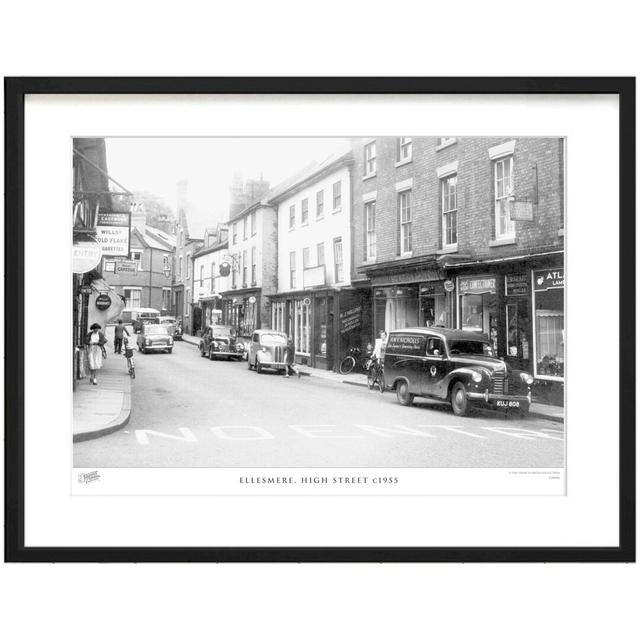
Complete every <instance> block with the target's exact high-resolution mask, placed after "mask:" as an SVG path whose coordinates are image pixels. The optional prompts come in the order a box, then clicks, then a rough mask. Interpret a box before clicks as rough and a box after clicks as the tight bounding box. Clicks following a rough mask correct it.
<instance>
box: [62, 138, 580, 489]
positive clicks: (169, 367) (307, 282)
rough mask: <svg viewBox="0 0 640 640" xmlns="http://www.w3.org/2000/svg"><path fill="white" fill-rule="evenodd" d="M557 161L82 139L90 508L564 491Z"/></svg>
mask: <svg viewBox="0 0 640 640" xmlns="http://www.w3.org/2000/svg"><path fill="white" fill-rule="evenodd" d="M565 154H566V140H565V139H563V138H560V137H527V136H517V135H504V136H500V137H483V136H441V137H436V136H434V137H424V136H417V137H416V136H395V137H390V136H370V137H353V138H312V137H310V138H302V137H292V138H284V137H282V138H270V137H264V138H257V137H256V138H254V137H247V138H207V137H201V138H200V137H198V138H159V137H158V138H131V137H77V138H74V139H73V148H72V158H70V166H72V167H73V245H74V246H73V252H74V253H73V255H74V261H73V271H74V276H73V279H74V288H73V299H72V300H71V301H70V304H72V305H73V352H74V363H75V366H74V371H73V410H74V413H73V440H74V445H73V464H74V467H75V468H79V469H82V471H80V472H78V474H77V476H78V482H79V485H81V486H86V485H87V484H89V483H90V482H91V481H92V476H91V475H89V474H88V473H85V471H84V470H87V469H93V468H96V469H108V468H113V467H128V468H147V467H151V468H159V467H160V468H176V467H177V468H184V467H198V468H243V469H246V474H244V475H243V477H242V478H240V482H242V483H248V484H249V485H252V484H256V483H265V482H271V483H283V484H289V485H298V486H301V485H302V486H305V485H309V484H310V483H312V484H314V485H318V484H319V485H325V486H326V485H331V484H334V483H346V484H353V483H356V484H358V483H365V484H372V483H373V482H374V481H375V482H377V483H381V484H382V489H388V488H389V487H391V488H393V486H394V484H397V483H398V478H397V474H396V473H395V472H394V471H390V472H389V473H387V470H393V469H397V468H412V469H447V468H449V469H477V468H497V469H504V468H510V469H546V470H549V473H550V475H551V477H553V478H554V479H556V480H557V479H559V480H560V481H559V482H558V481H556V482H553V483H552V485H551V486H552V487H553V489H552V490H553V491H563V490H564V481H563V477H561V476H560V474H561V471H562V470H563V469H564V466H565V456H564V450H565V445H566V437H565V427H564V404H565V402H564V385H565V341H566V340H567V336H566V334H565V323H564V309H565V302H564V299H565V286H566V281H565V262H564V254H565V239H566V236H565V215H564V214H565V190H564V185H565V179H566V177H565V172H566V167H565V165H566V162H565ZM569 339H570V338H569ZM255 468H260V469H270V468H278V469H285V468H286V469H287V471H286V472H284V473H278V474H277V475H275V476H274V475H273V474H267V475H268V477H266V478H265V477H263V476H264V475H265V474H263V473H260V474H256V473H255V471H254V469H255ZM297 468H304V469H312V470H314V473H313V474H311V475H310V474H309V473H307V472H306V471H305V472H304V473H299V472H297V471H296V469H297ZM323 468H332V469H340V468H345V469H347V470H349V471H348V472H344V473H340V472H335V471H334V472H331V474H328V475H327V474H325V473H323V472H322V469H323ZM354 469H355V470H358V469H360V470H362V471H363V473H359V472H357V471H356V472H352V471H351V470H354ZM378 470H380V472H379V473H378ZM354 476H356V477H355V478H354ZM93 479H95V478H93ZM506 482H507V478H505V487H503V488H501V487H500V486H497V487H495V489H496V490H497V491H501V490H502V491H504V490H510V489H507V488H506ZM373 488H375V487H373ZM211 489H212V490H213V491H214V492H215V488H214V487H212V488H211ZM405 489H406V487H405ZM525 491H526V489H525Z"/></svg>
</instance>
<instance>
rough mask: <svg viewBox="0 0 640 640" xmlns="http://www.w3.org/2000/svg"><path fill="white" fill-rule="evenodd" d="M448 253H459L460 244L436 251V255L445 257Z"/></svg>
mask: <svg viewBox="0 0 640 640" xmlns="http://www.w3.org/2000/svg"><path fill="white" fill-rule="evenodd" d="M447 253H458V244H457V243H456V244H452V245H449V246H446V247H443V248H442V249H438V250H437V251H436V255H439V256H441V255H445V254H447Z"/></svg>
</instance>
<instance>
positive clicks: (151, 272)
mask: <svg viewBox="0 0 640 640" xmlns="http://www.w3.org/2000/svg"><path fill="white" fill-rule="evenodd" d="M152 276H153V248H151V247H149V308H152V307H151V282H152V281H151V278H152Z"/></svg>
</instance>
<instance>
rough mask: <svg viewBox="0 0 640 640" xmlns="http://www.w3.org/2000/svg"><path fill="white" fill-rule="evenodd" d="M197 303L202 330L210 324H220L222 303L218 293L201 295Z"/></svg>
mask: <svg viewBox="0 0 640 640" xmlns="http://www.w3.org/2000/svg"><path fill="white" fill-rule="evenodd" d="M198 303H199V305H200V315H201V318H202V329H203V330H205V329H206V328H207V327H208V326H210V325H212V324H222V303H221V296H220V295H219V294H213V295H210V296H204V297H201V298H200V300H199V301H198Z"/></svg>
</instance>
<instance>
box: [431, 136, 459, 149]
mask: <svg viewBox="0 0 640 640" xmlns="http://www.w3.org/2000/svg"><path fill="white" fill-rule="evenodd" d="M457 142H458V139H457V138H450V139H449V140H446V141H445V142H443V143H442V144H439V145H436V151H440V150H441V149H446V148H447V147H451V146H453V145H454V144H456V143H457Z"/></svg>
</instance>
